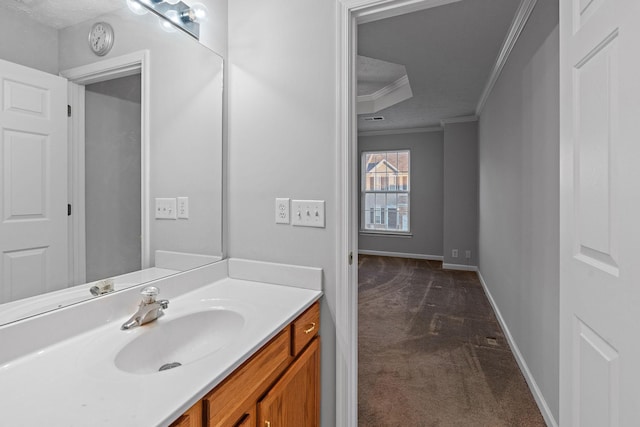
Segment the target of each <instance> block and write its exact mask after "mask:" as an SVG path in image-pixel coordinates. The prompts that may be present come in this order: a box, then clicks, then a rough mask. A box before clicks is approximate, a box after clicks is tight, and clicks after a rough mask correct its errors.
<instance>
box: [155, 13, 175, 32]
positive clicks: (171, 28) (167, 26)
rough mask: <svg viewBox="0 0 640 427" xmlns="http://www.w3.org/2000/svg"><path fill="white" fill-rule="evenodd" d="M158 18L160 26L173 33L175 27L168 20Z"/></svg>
mask: <svg viewBox="0 0 640 427" xmlns="http://www.w3.org/2000/svg"><path fill="white" fill-rule="evenodd" d="M158 19H159V20H160V27H162V29H163V30H165V31H166V32H167V33H173V32H174V31H175V30H176V27H174V26H173V24H172V23H171V22H170V21H167V20H166V19H164V18H160V17H158Z"/></svg>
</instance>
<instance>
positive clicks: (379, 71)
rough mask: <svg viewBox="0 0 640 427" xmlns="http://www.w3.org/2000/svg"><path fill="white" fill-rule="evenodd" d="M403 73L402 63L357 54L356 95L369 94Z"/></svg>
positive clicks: (404, 69)
mask: <svg viewBox="0 0 640 427" xmlns="http://www.w3.org/2000/svg"><path fill="white" fill-rule="evenodd" d="M405 75H407V70H406V68H405V67H404V65H400V64H394V63H391V62H386V61H380V60H379V59H374V58H367V57H366V56H362V55H358V96H360V95H371V94H372V93H374V92H376V91H378V90H380V89H382V88H384V87H386V86H388V85H390V84H391V83H393V82H395V81H397V80H398V79H399V78H401V77H403V76H405Z"/></svg>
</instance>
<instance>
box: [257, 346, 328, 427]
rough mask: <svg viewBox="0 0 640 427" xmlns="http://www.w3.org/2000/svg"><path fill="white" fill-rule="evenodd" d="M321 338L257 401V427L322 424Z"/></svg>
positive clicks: (311, 426) (314, 426)
mask: <svg viewBox="0 0 640 427" xmlns="http://www.w3.org/2000/svg"><path fill="white" fill-rule="evenodd" d="M319 384H320V338H315V339H314V340H313V341H312V342H311V344H310V345H309V347H308V348H307V349H306V350H305V351H304V352H303V353H302V354H301V355H300V357H299V358H298V359H297V360H295V361H294V362H293V363H292V364H291V366H290V367H289V368H288V369H287V371H286V372H285V373H284V375H283V376H282V378H280V379H279V380H278V382H277V383H276V384H275V385H274V386H273V387H272V388H271V390H269V392H268V393H267V394H266V395H265V397H264V398H263V399H262V400H261V401H260V402H258V427H300V426H304V427H316V426H318V425H319V421H320V388H319Z"/></svg>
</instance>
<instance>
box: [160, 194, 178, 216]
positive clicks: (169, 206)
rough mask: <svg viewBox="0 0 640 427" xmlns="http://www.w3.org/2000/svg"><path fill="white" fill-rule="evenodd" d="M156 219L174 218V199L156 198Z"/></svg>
mask: <svg viewBox="0 0 640 427" xmlns="http://www.w3.org/2000/svg"><path fill="white" fill-rule="evenodd" d="M156 219H176V199H175V197H173V198H156Z"/></svg>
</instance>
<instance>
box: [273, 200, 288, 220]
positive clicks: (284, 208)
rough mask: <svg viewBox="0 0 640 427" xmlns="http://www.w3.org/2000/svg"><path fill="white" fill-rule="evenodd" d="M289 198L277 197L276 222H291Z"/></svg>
mask: <svg viewBox="0 0 640 427" xmlns="http://www.w3.org/2000/svg"><path fill="white" fill-rule="evenodd" d="M289 221H290V216H289V199H286V198H278V199H276V224H289Z"/></svg>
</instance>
